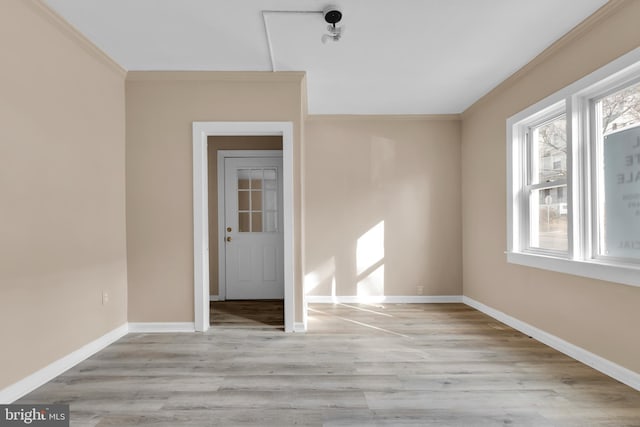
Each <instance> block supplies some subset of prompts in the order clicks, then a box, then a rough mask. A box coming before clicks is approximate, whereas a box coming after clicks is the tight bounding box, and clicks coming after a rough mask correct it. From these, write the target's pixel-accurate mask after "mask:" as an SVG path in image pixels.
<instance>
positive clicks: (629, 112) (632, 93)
mask: <svg viewBox="0 0 640 427" xmlns="http://www.w3.org/2000/svg"><path fill="white" fill-rule="evenodd" d="M599 104H600V105H599V107H600V114H601V117H602V130H603V131H602V133H603V134H605V135H606V134H608V133H611V132H618V131H621V130H623V129H626V128H628V127H631V126H635V125H637V124H640V83H637V84H635V85H633V86H629V87H627V88H625V89H622V90H620V91H618V92H616V93H613V94H611V95H609V96H606V97H604V98H602V100H601V101H600V103H599Z"/></svg>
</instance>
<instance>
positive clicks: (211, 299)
mask: <svg viewBox="0 0 640 427" xmlns="http://www.w3.org/2000/svg"><path fill="white" fill-rule="evenodd" d="M209 301H224V298H222V297H221V296H220V295H209Z"/></svg>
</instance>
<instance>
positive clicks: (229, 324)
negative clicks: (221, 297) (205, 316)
mask: <svg viewBox="0 0 640 427" xmlns="http://www.w3.org/2000/svg"><path fill="white" fill-rule="evenodd" d="M210 322H211V327H213V328H218V327H220V328H239V329H246V328H248V329H255V328H259V329H282V330H284V301H283V300H237V301H212V302H211V303H210Z"/></svg>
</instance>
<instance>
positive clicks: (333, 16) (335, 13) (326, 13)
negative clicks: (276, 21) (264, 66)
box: [262, 6, 344, 72]
mask: <svg viewBox="0 0 640 427" xmlns="http://www.w3.org/2000/svg"><path fill="white" fill-rule="evenodd" d="M271 13H287V14H297V15H308V14H322V16H323V17H324V20H325V21H326V22H327V23H328V24H329V25H328V26H327V30H328V31H329V34H324V35H322V37H321V40H322V43H326V42H327V41H329V40H333V41H334V42H337V41H338V40H340V38H341V37H342V32H343V30H344V25H343V26H342V27H336V24H337V23H338V22H340V20H342V12H341V11H340V10H338V8H337V7H335V6H327V7H325V8H324V9H323V10H263V11H262V22H263V23H264V32H265V35H266V37H267V45H268V47H269V59H271V70H272V71H274V72H275V71H276V63H275V60H274V56H273V45H272V43H271V35H270V34H269V26H268V25H267V15H268V14H271Z"/></svg>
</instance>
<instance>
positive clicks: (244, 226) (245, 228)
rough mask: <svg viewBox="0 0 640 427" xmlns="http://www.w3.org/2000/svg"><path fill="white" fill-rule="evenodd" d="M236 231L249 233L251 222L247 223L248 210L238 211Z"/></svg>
mask: <svg viewBox="0 0 640 427" xmlns="http://www.w3.org/2000/svg"><path fill="white" fill-rule="evenodd" d="M238 231H240V232H241V233H249V232H250V231H251V224H250V223H249V212H240V213H238Z"/></svg>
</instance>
